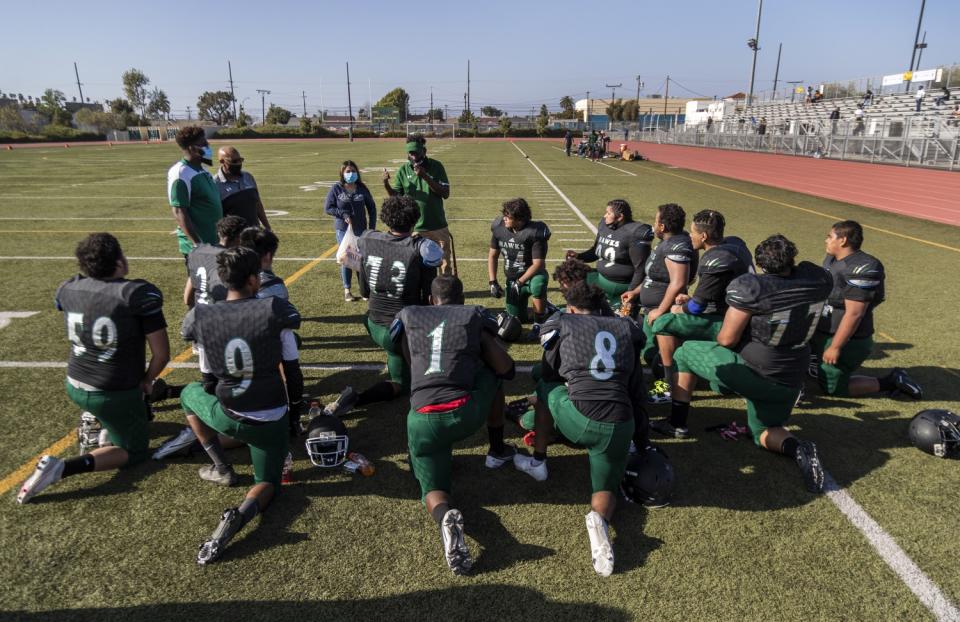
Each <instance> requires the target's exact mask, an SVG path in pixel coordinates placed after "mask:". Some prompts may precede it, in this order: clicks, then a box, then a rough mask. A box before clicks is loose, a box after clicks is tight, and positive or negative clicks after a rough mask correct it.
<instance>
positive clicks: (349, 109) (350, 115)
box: [347, 63, 353, 142]
mask: <svg viewBox="0 0 960 622" xmlns="http://www.w3.org/2000/svg"><path fill="white" fill-rule="evenodd" d="M347 119H348V120H349V122H350V126H349V128H348V130H347V133H348V134H349V135H350V136H349V137H350V142H353V102H351V101H350V63H347Z"/></svg>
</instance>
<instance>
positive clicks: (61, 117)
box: [37, 89, 73, 127]
mask: <svg viewBox="0 0 960 622" xmlns="http://www.w3.org/2000/svg"><path fill="white" fill-rule="evenodd" d="M66 101H67V98H66V96H65V95H64V94H63V91H58V90H56V89H47V90H45V91H44V92H43V97H41V98H40V101H39V102H37V113H39V114H40V116H41V117H43V118H44V119H45V120H46V121H47V123H50V124H52V125H64V126H67V127H69V126H70V122H71V121H72V120H73V115H71V114H70V113H69V112H67V109H66V107H65V106H64V104H65V103H66Z"/></svg>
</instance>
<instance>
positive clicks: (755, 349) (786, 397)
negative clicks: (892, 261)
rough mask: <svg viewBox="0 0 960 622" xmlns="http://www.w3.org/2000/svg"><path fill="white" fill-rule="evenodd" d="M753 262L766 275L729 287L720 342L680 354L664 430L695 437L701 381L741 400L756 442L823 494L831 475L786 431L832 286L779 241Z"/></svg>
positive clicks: (695, 344)
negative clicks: (693, 412) (692, 419)
mask: <svg viewBox="0 0 960 622" xmlns="http://www.w3.org/2000/svg"><path fill="white" fill-rule="evenodd" d="M754 255H755V258H756V261H757V266H758V267H759V268H760V269H761V270H762V271H763V273H762V274H743V275H741V276H739V277H737V278H735V279H734V280H733V281H732V282H731V283H730V285H729V286H728V287H727V301H726V302H727V305H728V309H727V312H726V314H725V315H724V317H723V325H722V326H721V327H720V332H719V333H718V334H717V340H716V341H686V342H684V344H683V345H682V346H680V347H679V348H678V349H677V351H676V352H675V353H674V355H673V360H674V368H675V369H676V376H675V377H676V382H675V384H674V386H673V402H672V405H671V408H670V419H669V421H668V422H665V423H668V424H669V426H671V428H670V429H673V430H674V432H675V433H674V436H677V437H685V436H687V435H688V434H689V432H688V429H687V416H688V414H689V411H690V399H691V396H692V394H693V390H694V388H695V387H696V385H697V379H698V378H703V379H704V380H706V381H708V382H709V383H710V388H711V389H712V390H714V391H716V392H718V393H724V394H730V393H735V394H737V395H740V396H741V397H743V398H744V399H745V400H746V401H747V425H748V427H749V428H750V432H751V433H752V435H753V442H754V443H756V444H757V445H758V446H760V447H763V448H764V449H766V450H768V451H772V452H777V453H781V454H785V455H786V456H788V457H790V458H793V459H794V460H796V463H797V466H798V467H799V469H800V472H801V474H802V475H803V481H804V484H805V485H806V487H807V490H809V491H810V492H814V493H819V492H822V491H823V484H824V477H825V475H824V470H823V465H822V464H821V462H820V456H819V454H818V452H817V447H816V445H815V444H814V443H813V442H811V441H801V440H799V439H797V438H796V437H795V436H793V434H791V433H790V432H789V431H787V429H786V428H785V427H783V426H784V424H785V423H786V422H787V419H789V418H790V413H791V412H792V411H793V407H794V405H795V404H796V402H797V397H798V396H799V394H800V387H801V386H802V385H803V377H804V369H805V368H806V366H807V361H808V359H809V355H810V347H809V345H808V341H809V340H810V337H811V336H812V335H813V331H814V330H815V328H816V322H817V318H818V317H819V316H820V313H821V311H822V310H823V306H824V304H825V303H826V300H827V296H828V295H829V294H830V289H831V287H832V285H833V280H832V279H831V277H830V273H829V272H827V271H826V270H824V269H823V268H821V267H820V266H817V265H815V264H812V263H810V262H809V261H803V262H800V264H796V263H795V262H796V257H797V247H796V245H794V243H793V242H791V241H790V240H788V239H787V238H785V237H784V236H782V235H780V234H777V235H772V236H770V237H769V238H767V239H766V240H764V241H763V242H761V243H760V244H759V245H758V246H757V248H756V251H755V253H754ZM655 429H657V430H658V431H660V430H662V428H660V427H658V428H655Z"/></svg>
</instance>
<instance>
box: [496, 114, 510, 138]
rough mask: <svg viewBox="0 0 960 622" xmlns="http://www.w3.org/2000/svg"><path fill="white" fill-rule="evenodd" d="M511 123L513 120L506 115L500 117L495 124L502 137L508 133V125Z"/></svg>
mask: <svg viewBox="0 0 960 622" xmlns="http://www.w3.org/2000/svg"><path fill="white" fill-rule="evenodd" d="M512 125H513V121H511V120H510V119H509V118H508V117H501V118H500V122H499V123H498V124H497V126H498V127H499V128H500V131H501V132H502V133H503V137H504V138H506V137H507V134H509V133H510V127H511V126H512Z"/></svg>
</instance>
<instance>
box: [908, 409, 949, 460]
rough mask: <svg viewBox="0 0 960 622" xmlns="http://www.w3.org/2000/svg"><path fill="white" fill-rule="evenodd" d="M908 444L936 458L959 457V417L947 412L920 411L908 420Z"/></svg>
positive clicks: (937, 410)
mask: <svg viewBox="0 0 960 622" xmlns="http://www.w3.org/2000/svg"><path fill="white" fill-rule="evenodd" d="M910 442H911V443H913V445H914V447H916V448H917V449H920V450H922V451H925V452H927V453H928V454H930V455H933V456H936V457H938V458H946V457H948V456H950V455H951V454H953V455H957V456H960V416H957V415H956V414H954V413H952V412H950V411H949V410H941V409H939V408H931V409H927V410H921V411H920V412H918V413H917V414H916V415H915V416H914V418H913V419H911V420H910Z"/></svg>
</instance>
